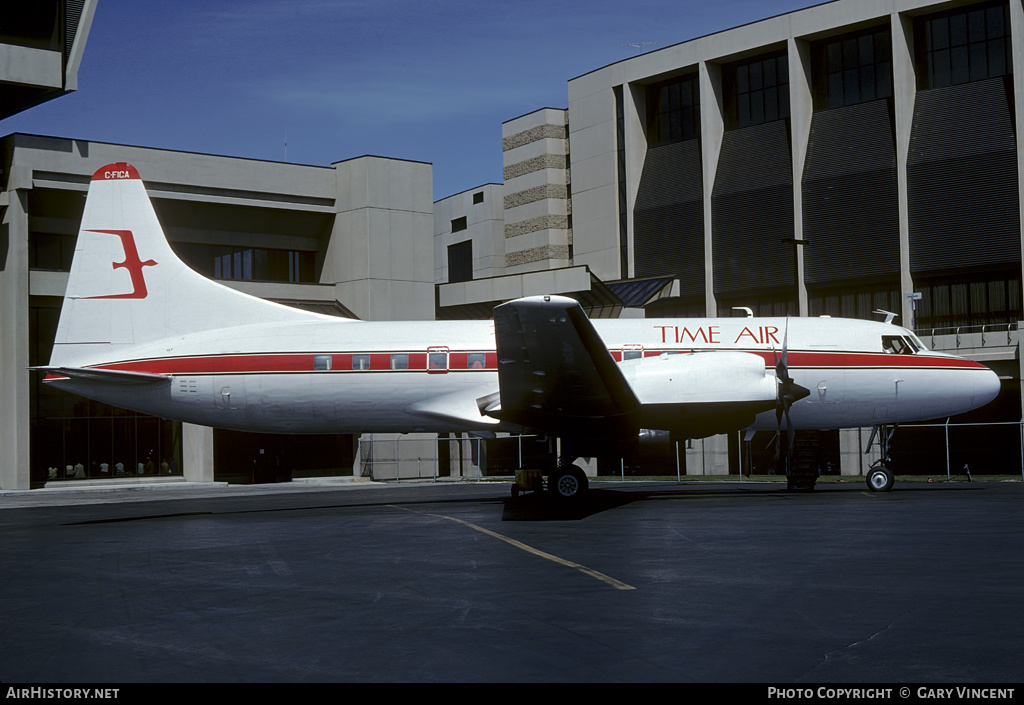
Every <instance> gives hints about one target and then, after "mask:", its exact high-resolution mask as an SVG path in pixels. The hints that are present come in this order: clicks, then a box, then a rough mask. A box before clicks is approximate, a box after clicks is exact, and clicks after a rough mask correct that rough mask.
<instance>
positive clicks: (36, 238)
mask: <svg viewBox="0 0 1024 705" xmlns="http://www.w3.org/2000/svg"><path fill="white" fill-rule="evenodd" d="M77 239H78V238H77V236H75V235H54V234H52V233H32V235H31V237H30V238H29V251H28V266H29V269H45V270H51V271H55V272H70V271H71V260H72V258H73V257H74V255H75V242H76V241H77Z"/></svg>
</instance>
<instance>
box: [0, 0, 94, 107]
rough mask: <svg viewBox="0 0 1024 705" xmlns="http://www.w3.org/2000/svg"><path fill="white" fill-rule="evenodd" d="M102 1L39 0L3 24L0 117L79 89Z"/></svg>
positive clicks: (23, 5) (0, 30)
mask: <svg viewBox="0 0 1024 705" xmlns="http://www.w3.org/2000/svg"><path fill="white" fill-rule="evenodd" d="M95 11H96V0H37V1H35V2H30V3H19V4H18V7H17V9H16V10H12V9H10V8H7V11H6V12H5V13H4V17H3V23H2V24H0V120H2V119H3V118H6V117H10V116H11V115H14V114H16V113H20V112H22V111H23V110H28V109H29V108H31V107H33V106H35V105H39V104H40V103H45V102H46V101H48V100H52V99H54V98H56V97H58V96H62V95H65V94H66V93H70V92H71V91H74V90H75V89H76V88H78V67H79V66H80V65H81V63H82V55H83V54H84V52H85V42H86V39H88V37H89V27H90V26H91V25H92V17H93V14H94V13H95Z"/></svg>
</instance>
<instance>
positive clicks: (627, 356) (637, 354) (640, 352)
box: [622, 345, 644, 360]
mask: <svg viewBox="0 0 1024 705" xmlns="http://www.w3.org/2000/svg"><path fill="white" fill-rule="evenodd" d="M643 356H644V349H643V347H642V346H640V345H624V346H623V347H622V359H623V360H638V359H639V358H641V357H643Z"/></svg>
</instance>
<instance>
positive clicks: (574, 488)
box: [512, 460, 590, 502]
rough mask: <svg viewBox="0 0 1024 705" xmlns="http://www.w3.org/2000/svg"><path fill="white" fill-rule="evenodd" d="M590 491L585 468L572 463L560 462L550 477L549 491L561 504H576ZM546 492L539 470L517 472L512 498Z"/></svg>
mask: <svg viewBox="0 0 1024 705" xmlns="http://www.w3.org/2000/svg"><path fill="white" fill-rule="evenodd" d="M588 489H590V481H589V480H588V479H587V475H586V473H584V472H583V468H581V467H580V466H579V465H576V464H575V463H572V462H566V461H564V460H563V461H560V462H559V463H558V466H557V467H556V468H555V469H554V470H552V471H551V474H549V475H548V482H547V491H548V493H549V494H550V495H551V497H552V498H554V499H555V500H557V501H559V502H576V501H579V500H580V499H581V498H582V497H583V495H585V494H586V493H587V490H588ZM543 490H544V482H543V480H542V478H541V471H540V470H538V469H533V468H530V469H522V470H517V471H516V479H515V482H513V483H512V498H513V499H516V498H518V497H519V495H520V493H522V492H533V493H535V494H540V493H541V492H542V491H543Z"/></svg>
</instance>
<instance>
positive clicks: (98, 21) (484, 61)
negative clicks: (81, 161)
mask: <svg viewBox="0 0 1024 705" xmlns="http://www.w3.org/2000/svg"><path fill="white" fill-rule="evenodd" d="M813 4H817V3H816V1H815V0H660V1H653V0H630V1H629V2H625V1H624V0H619V1H617V2H612V1H610V0H590V1H583V0H546V1H543V0H511V1H509V0H506V1H505V2H493V1H492V0H473V1H470V0H291V1H285V0H274V1H272V0H245V1H244V2H243V1H241V0H214V1H213V2H211V0H202V1H201V2H200V1H193V0H178V1H168V2H138V0H135V1H132V0H99V4H98V7H97V10H96V16H95V19H94V21H93V25H92V29H91V31H90V34H89V41H88V44H87V45H86V50H85V56H84V58H83V61H82V66H81V69H80V71H79V74H78V91H77V92H75V93H73V94H70V95H67V96H64V97H62V98H58V99H56V100H54V101H50V102H49V103H46V104H44V105H41V106H38V107H36V108H33V109H31V110H28V111H26V112H24V113H22V114H20V115H16V116H14V117H12V118H8V119H7V120H0V134H3V135H6V134H9V133H12V132H27V133H33V134H44V135H54V136H58V137H71V138H75V139H85V140H93V141H101V142H114V143H120V144H129V145H139V146H146V147H159V148H165V149H176V150H184V151H190V152H204V153H210V154H223V155H229V156H236V157H247V158H254V159H269V160H275V161H291V162H297V163H300V164H314V165H328V164H331V163H333V162H337V161H341V160H343V159H349V158H351V157H357V156H361V155H363V154H376V155H381V156H387V157H395V158H399V159H412V160H417V161H424V162H430V163H432V164H433V165H434V197H435V199H440V198H444V197H446V196H449V195H451V194H453V193H458V192H460V191H464V190H466V189H470V188H473V187H475V186H478V185H480V184H484V183H490V182H501V180H502V177H501V124H502V123H503V122H505V121H507V120H510V119H512V118H515V117H518V116H519V115H523V114H524V113H528V112H532V111H533V110H536V109H537V108H542V107H556V108H564V107H566V104H567V83H568V81H569V79H571V78H574V77H576V76H579V75H581V74H584V73H587V72H589V71H592V70H594V69H596V68H600V67H601V66H605V65H607V64H610V63H614V62H616V61H619V60H621V59H626V58H629V57H630V56H635V55H636V54H637V53H638V52H639V51H654V50H657V49H659V48H664V47H667V46H671V45H672V44H677V43H679V42H682V41H685V40H687V39H692V38H693V37H699V36H702V35H705V34H710V33H712V32H717V31H720V30H723V29H729V28H730V27H735V26H737V25H740V24H745V23H747V22H753V21H756V20H759V19H763V18H765V17H771V16H773V15H778V14H781V13H784V12H789V11H792V10H795V9H799V8H802V7H808V6H810V5H813ZM640 42H645V43H646V42H649V44H645V46H644V47H643V48H642V49H639V50H638V49H635V48H632V47H630V46H625V45H627V44H630V43H640ZM286 141H287V147H286Z"/></svg>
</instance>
